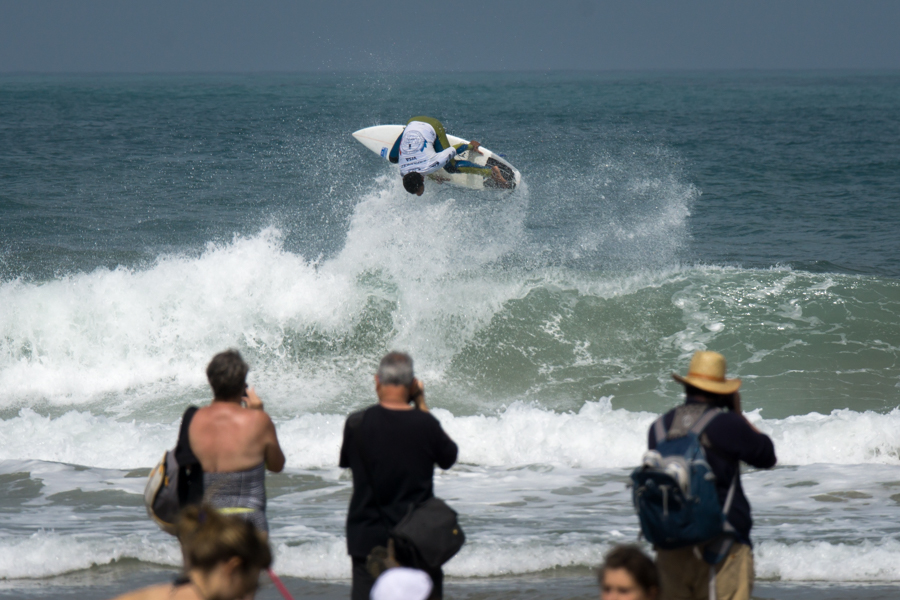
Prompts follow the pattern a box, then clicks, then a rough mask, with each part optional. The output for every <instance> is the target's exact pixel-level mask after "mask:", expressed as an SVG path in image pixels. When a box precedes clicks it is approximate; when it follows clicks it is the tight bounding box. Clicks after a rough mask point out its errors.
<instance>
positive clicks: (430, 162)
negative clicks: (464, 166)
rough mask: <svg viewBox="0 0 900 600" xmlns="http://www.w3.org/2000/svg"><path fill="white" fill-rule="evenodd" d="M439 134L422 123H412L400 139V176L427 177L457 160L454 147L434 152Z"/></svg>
mask: <svg viewBox="0 0 900 600" xmlns="http://www.w3.org/2000/svg"><path fill="white" fill-rule="evenodd" d="M436 139H437V133H435V131H434V127H432V126H431V125H429V124H428V123H423V122H421V121H411V122H410V123H409V125H407V126H406V129H404V130H403V135H402V136H401V138H400V161H399V162H400V175H401V176H402V175H406V174H407V173H413V172H416V173H421V174H422V175H427V174H428V173H434V172H435V171H437V170H438V169H441V168H443V167H444V165H446V164H447V163H448V162H450V161H451V160H452V159H454V158H456V148H453V147H452V146H451V147H450V148H447V149H446V150H443V151H441V152H435V151H434V140H436Z"/></svg>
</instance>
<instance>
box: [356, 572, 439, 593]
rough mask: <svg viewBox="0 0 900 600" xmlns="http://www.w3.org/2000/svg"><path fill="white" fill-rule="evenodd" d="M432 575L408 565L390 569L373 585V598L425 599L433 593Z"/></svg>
mask: <svg viewBox="0 0 900 600" xmlns="http://www.w3.org/2000/svg"><path fill="white" fill-rule="evenodd" d="M431 587H432V585H431V577H429V576H428V573H426V572H425V571H420V570H418V569H410V568H407V567H394V568H393V569H388V570H387V571H385V572H384V573H382V574H381V576H380V577H379V578H378V580H377V581H376V582H375V585H373V586H372V592H371V594H369V598H371V600H425V599H426V598H428V595H429V594H430V593H431Z"/></svg>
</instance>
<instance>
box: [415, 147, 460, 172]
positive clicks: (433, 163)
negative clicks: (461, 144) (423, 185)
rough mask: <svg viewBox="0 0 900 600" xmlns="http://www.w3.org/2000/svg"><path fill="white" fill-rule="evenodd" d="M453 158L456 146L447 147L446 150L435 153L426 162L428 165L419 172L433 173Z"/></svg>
mask: <svg viewBox="0 0 900 600" xmlns="http://www.w3.org/2000/svg"><path fill="white" fill-rule="evenodd" d="M454 158H456V148H447V149H446V150H443V151H441V152H438V153H437V154H435V155H434V158H432V159H431V160H430V161H429V162H428V166H427V167H426V168H425V169H423V170H420V171H419V172H420V173H422V174H423V175H428V174H429V173H434V172H435V171H438V170H440V169H443V168H444V166H445V165H446V164H447V163H448V162H450V161H451V160H453V159H454Z"/></svg>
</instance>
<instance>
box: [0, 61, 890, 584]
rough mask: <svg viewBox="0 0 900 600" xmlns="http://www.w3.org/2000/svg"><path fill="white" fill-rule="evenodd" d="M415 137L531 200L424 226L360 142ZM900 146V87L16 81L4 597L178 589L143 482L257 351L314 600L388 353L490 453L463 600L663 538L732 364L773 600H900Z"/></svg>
mask: <svg viewBox="0 0 900 600" xmlns="http://www.w3.org/2000/svg"><path fill="white" fill-rule="evenodd" d="M414 114H429V115H434V116H436V117H438V118H440V119H441V120H442V121H443V122H444V124H445V125H446V127H447V130H448V131H449V132H451V133H453V134H455V135H459V136H461V137H466V138H475V139H478V140H480V141H481V142H482V143H483V144H484V145H485V146H487V147H488V148H491V149H492V150H494V151H496V152H501V153H503V154H505V155H506V156H507V158H508V159H509V160H510V162H512V163H513V164H514V165H516V166H517V167H518V168H519V169H520V170H521V172H522V175H523V181H524V184H523V185H522V186H520V188H519V189H517V190H515V191H513V192H487V193H484V192H472V191H467V190H459V189H453V188H449V187H447V188H442V187H441V186H438V185H435V184H429V185H428V189H427V191H426V194H425V195H424V196H422V197H421V198H415V197H412V196H409V195H408V194H406V193H405V192H404V191H403V189H402V186H401V185H400V183H399V177H398V176H397V174H396V172H395V171H394V170H393V167H392V166H390V165H388V164H387V163H386V162H383V161H381V160H380V159H379V158H378V157H377V156H375V155H374V154H372V153H370V152H368V151H367V150H365V149H364V148H363V147H362V146H361V145H359V144H358V143H356V142H355V141H354V140H353V139H352V138H351V137H350V133H351V132H352V131H355V130H356V129H359V128H362V127H366V126H369V125H374V124H383V123H402V122H405V120H406V119H408V118H409V117H410V116H412V115H414ZM898 116H900V75H898V74H896V73H712V74H690V73H684V74H605V75H603V74H577V73H570V74H536V73H532V74H522V73H519V74H440V75H417V76H415V77H412V76H403V75H399V74H393V73H380V74H366V75H363V74H355V75H295V76H287V75H285V76H217V77H213V76H191V77H188V76H184V77H163V76H142V77H126V76H119V77H24V76H16V77H11V76H7V77H3V78H0V390H2V394H0V595H6V596H9V597H26V596H27V597H41V598H49V597H60V598H61V597H74V596H78V595H80V594H81V593H82V592H83V590H84V587H85V586H88V587H90V586H99V587H98V588H97V589H102V590H107V591H106V592H105V593H106V595H111V594H112V593H114V592H115V591H116V590H119V591H121V590H122V589H128V588H129V586H130V585H131V584H132V583H133V582H134V581H141V582H143V583H149V582H151V581H153V580H158V578H159V577H162V578H165V577H166V576H167V573H168V572H169V571H171V570H174V568H175V566H176V565H177V564H178V563H179V560H180V559H179V554H178V548H177V546H176V544H174V543H173V541H172V539H171V538H170V537H168V536H166V535H165V534H163V533H161V532H160V531H158V530H157V529H156V527H155V526H154V525H153V524H152V523H150V522H149V521H148V520H147V518H146V515H145V513H144V508H143V498H142V495H141V494H142V490H143V485H144V481H145V476H146V474H147V473H148V471H149V468H150V467H151V466H152V465H153V464H154V463H155V462H156V461H157V460H158V459H159V457H160V456H161V454H162V453H163V451H164V450H166V449H167V448H169V447H171V446H172V445H173V444H174V442H175V438H176V436H177V427H178V420H179V417H180V415H181V413H182V412H183V410H184V408H185V407H186V406H187V405H189V404H192V403H194V404H198V403H204V402H207V401H208V400H209V397H210V393H209V389H208V386H207V384H206V381H205V376H204V370H205V366H206V364H207V362H208V361H209V359H210V358H211V357H212V355H213V354H215V353H216V352H218V351H220V350H222V349H225V348H228V347H234V348H238V349H240V351H241V352H242V353H243V354H244V356H245V358H246V359H247V360H248V362H249V363H250V365H251V369H252V370H251V374H250V378H251V384H252V385H254V386H255V387H256V389H257V391H258V392H259V394H260V395H261V397H262V398H263V400H264V401H265V403H266V408H267V410H268V411H269V412H270V414H271V415H272V417H273V419H274V420H275V422H276V425H277V428H278V434H279V437H280V440H281V444H282V446H283V447H284V449H285V452H286V455H287V460H288V467H287V469H286V471H285V473H283V474H279V475H274V476H270V477H269V479H268V484H267V485H268V492H269V499H270V502H269V510H268V514H269V520H270V525H271V528H272V533H271V536H272V537H271V539H272V542H273V545H274V547H275V549H276V562H275V570H276V571H277V572H278V573H280V574H282V575H284V576H286V577H287V578H288V581H289V582H291V585H294V586H300V587H297V588H296V589H298V590H300V591H302V592H303V593H304V594H306V595H317V594H324V595H325V596H328V594H331V595H332V596H333V597H338V596H339V595H344V594H345V593H346V587H345V585H346V579H347V578H348V576H349V572H350V569H349V560H348V559H347V557H346V555H345V545H344V535H343V522H344V517H345V511H346V506H347V503H348V501H349V496H350V487H351V481H350V478H349V476H348V474H347V473H345V472H343V471H342V470H341V469H339V468H337V466H336V463H337V457H338V450H339V446H340V436H341V428H342V425H343V420H344V418H345V416H346V415H347V413H348V412H350V411H352V410H355V409H358V408H360V407H363V406H366V405H368V404H371V403H372V402H373V401H374V393H373V389H372V388H373V385H372V375H373V373H374V370H375V367H376V365H377V362H378V360H379V359H380V357H381V356H382V355H383V354H384V353H385V352H386V351H388V350H391V349H401V350H406V351H409V352H410V353H411V354H412V355H413V357H414V359H415V361H416V371H417V374H418V376H419V377H420V378H421V379H422V380H423V381H424V382H425V385H426V393H427V397H428V400H429V403H430V404H431V406H432V407H433V409H434V413H435V415H436V416H437V417H438V418H439V419H440V420H441V422H442V424H443V425H444V428H445V429H446V430H447V431H448V433H449V434H450V435H451V436H452V437H453V438H454V439H455V440H456V441H457V442H458V443H459V445H460V461H459V464H458V465H457V466H455V467H454V468H453V469H451V470H449V471H447V472H439V473H438V474H437V475H436V487H437V493H438V494H439V495H440V496H442V497H444V498H445V499H447V500H448V501H450V502H451V504H452V505H453V506H454V507H455V508H457V509H458V510H459V512H460V513H461V515H462V519H463V525H464V527H465V528H466V531H467V534H468V538H469V542H468V544H467V545H466V546H465V548H464V549H463V550H462V552H460V554H459V555H458V556H457V557H456V558H454V559H453V560H452V561H451V562H450V563H449V564H448V565H447V567H446V572H447V573H448V575H449V577H450V579H449V581H448V590H449V589H451V588H450V587H449V586H454V587H453V588H452V589H454V590H455V593H454V594H455V595H456V596H458V597H470V598H478V597H488V596H491V597H498V596H499V597H515V595H516V592H515V591H516V590H522V589H527V590H530V591H529V592H528V595H530V596H532V597H535V598H537V597H541V598H547V599H550V598H563V597H582V596H583V597H589V596H592V595H593V594H594V593H595V588H594V587H593V585H594V584H593V583H591V580H590V578H591V573H590V568H591V567H594V566H596V565H597V564H598V563H599V562H600V560H601V557H602V555H603V553H604V552H605V551H606V550H608V549H609V548H610V547H611V545H613V544H616V543H621V542H631V541H634V540H635V539H636V538H637V534H638V524H637V519H636V517H635V515H634V513H633V510H632V508H631V505H630V500H629V495H628V490H627V489H626V487H625V483H626V481H627V475H628V472H629V470H630V468H631V467H632V466H634V465H635V464H636V463H637V462H638V461H639V460H640V456H641V454H642V452H643V449H644V445H645V441H646V431H647V428H648V426H649V424H650V423H651V422H652V421H653V420H654V418H655V417H656V416H657V415H658V414H660V413H661V412H664V411H665V410H667V409H668V408H670V407H672V406H674V405H675V404H677V403H678V402H679V401H680V387H679V386H678V385H677V384H675V383H674V382H673V381H672V380H671V373H672V372H673V371H677V372H683V371H685V370H686V367H687V363H688V361H689V359H690V356H691V354H692V353H693V352H694V351H696V350H698V349H711V350H716V351H719V352H722V353H724V354H725V355H726V357H727V359H728V361H729V370H730V373H731V374H732V375H734V376H739V377H741V378H742V379H743V381H744V386H743V388H742V395H743V404H744V407H745V410H746V411H747V413H748V417H749V418H750V420H751V421H752V422H753V423H755V424H756V425H757V426H758V427H759V428H760V429H762V430H763V431H765V432H766V433H768V434H769V435H771V436H772V438H773V440H774V442H775V446H776V452H777V454H778V458H779V465H778V467H777V468H776V469H774V470H772V471H755V470H752V469H751V470H747V471H746V472H745V473H744V476H743V481H744V486H745V489H746V491H747V495H748V497H749V498H750V500H751V504H752V506H753V510H754V516H755V522H756V524H755V527H754V530H753V534H752V535H753V539H754V541H755V545H756V567H757V575H758V578H759V581H760V585H761V586H762V587H761V589H763V590H764V591H765V593H767V594H768V596H766V597H779V598H782V597H783V598H788V597H791V598H800V597H806V596H802V594H800V592H797V588H796V587H792V586H801V588H799V589H801V590H803V589H811V590H813V592H811V594H812V595H811V596H809V597H832V596H829V595H828V592H827V590H828V589H853V590H856V591H855V592H854V593H853V594H850V595H851V596H852V595H869V596H871V597H886V598H887V597H892V595H893V593H894V592H895V591H896V588H895V587H894V586H896V585H897V584H898V583H900V521H898V518H897V515H898V510H900V436H898V433H897V432H898V431H900V235H898V234H897V232H898V231H900V119H898ZM154 577H156V578H157V579H153V578H154ZM110 581H112V582H114V584H110V585H112V587H102V586H103V585H106V584H107V583H109V582H110ZM115 582H118V583H115ZM498 582H499V583H498ZM504 582H505V583H504ZM510 582H511V583H510ZM560 582H563V583H560ZM573 582H574V583H573ZM116 586H118V587H116ZM304 586H305V587H304ZM342 586H343V587H342ZM473 586H474V587H473ZM492 586H493V587H492ZM504 586H505V587H504ZM567 586H569V587H567ZM767 586H768V587H767ZM803 586H807V587H803ZM810 586H812V587H810ZM816 586H819V587H816ZM835 586H836V588H835ZM848 586H849V587H848ZM854 586H855V587H854ZM322 590H325V591H322ZM860 590H862V591H860ZM270 592H271V590H268V591H267V592H266V593H270ZM798 594H800V595H798ZM879 594H881V595H879ZM266 597H268V596H266ZM273 597H274V596H273ZM834 597H839V596H834Z"/></svg>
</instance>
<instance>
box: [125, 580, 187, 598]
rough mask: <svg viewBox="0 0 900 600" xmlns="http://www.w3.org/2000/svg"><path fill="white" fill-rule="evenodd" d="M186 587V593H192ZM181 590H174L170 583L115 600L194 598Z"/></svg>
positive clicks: (129, 593)
mask: <svg viewBox="0 0 900 600" xmlns="http://www.w3.org/2000/svg"><path fill="white" fill-rule="evenodd" d="M183 587H185V590H184V591H185V592H191V591H192V588H188V587H187V586H183ZM181 591H182V590H180V589H174V590H173V589H172V585H171V584H169V583H162V584H159V585H151V586H150V587H145V588H141V589H139V590H135V591H133V592H128V593H127V594H123V595H121V596H117V597H115V598H113V600H173V599H174V600H181V599H184V600H188V599H189V598H193V597H194V596H193V595H191V594H182V593H181Z"/></svg>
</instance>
